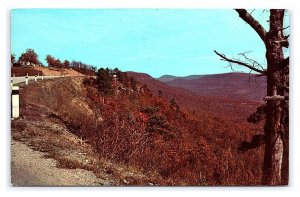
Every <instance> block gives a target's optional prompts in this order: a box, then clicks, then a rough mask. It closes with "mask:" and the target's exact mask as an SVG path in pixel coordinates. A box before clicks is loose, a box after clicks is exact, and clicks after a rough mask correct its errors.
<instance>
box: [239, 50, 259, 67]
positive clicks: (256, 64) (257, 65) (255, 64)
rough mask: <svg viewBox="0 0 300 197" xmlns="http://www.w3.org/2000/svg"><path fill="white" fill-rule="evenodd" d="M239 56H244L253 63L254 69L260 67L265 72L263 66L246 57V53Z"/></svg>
mask: <svg viewBox="0 0 300 197" xmlns="http://www.w3.org/2000/svg"><path fill="white" fill-rule="evenodd" d="M239 55H241V56H243V57H244V58H245V59H246V60H247V61H249V62H251V63H252V66H253V67H255V68H256V67H259V68H260V69H261V70H264V68H263V66H262V65H261V64H260V63H258V62H257V61H255V60H253V59H250V58H249V57H247V56H246V52H244V53H239Z"/></svg>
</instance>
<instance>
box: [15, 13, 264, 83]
mask: <svg viewBox="0 0 300 197" xmlns="http://www.w3.org/2000/svg"><path fill="white" fill-rule="evenodd" d="M253 14H254V15H255V17H256V19H257V20H258V21H260V22H262V23H263V24H264V25H265V26H266V28H267V22H266V21H267V19H268V16H267V15H268V13H265V12H262V11H261V10H256V11H255V12H254V13H253ZM27 48H32V49H34V50H35V51H36V52H37V54H38V56H39V59H40V61H42V62H43V63H44V64H45V65H47V64H46V62H45V57H46V55H47V54H50V55H52V56H54V57H56V58H59V59H60V60H65V59H68V60H69V61H72V60H77V61H82V62H84V63H87V64H92V65H95V66H97V67H98V68H99V67H111V68H115V67H118V68H120V69H121V70H123V71H136V72H145V73H148V74H150V75H152V76H154V77H159V76H161V75H164V74H171V75H177V76H186V75H192V74H214V73H226V72H231V70H230V68H225V67H226V66H227V65H228V64H227V63H226V62H223V61H220V60H219V58H218V57H217V56H216V55H215V54H214V52H213V50H218V51H219V52H222V53H224V54H226V55H227V56H228V57H236V55H237V54H238V53H240V52H245V51H252V52H251V53H249V56H250V57H252V58H254V59H256V60H258V61H259V62H261V63H262V64H265V59H264V54H265V48H264V45H263V43H262V41H261V40H260V38H259V37H258V35H257V34H256V33H255V32H254V30H252V29H251V27H249V26H248V25H247V24H246V23H245V22H244V21H242V20H241V19H240V18H239V17H238V14H237V13H236V12H235V11H233V10H201V9H88V10H87V9H16V10H12V13H11V51H12V53H14V54H15V55H16V56H17V57H19V56H20V54H21V53H22V52H24V51H25V50H26V49H27ZM236 68H237V70H238V71H245V72H247V71H248V70H247V69H241V68H240V67H238V66H237V67H236Z"/></svg>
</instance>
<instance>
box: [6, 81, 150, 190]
mask: <svg viewBox="0 0 300 197" xmlns="http://www.w3.org/2000/svg"><path fill="white" fill-rule="evenodd" d="M82 80H83V79H82V78H81V77H79V78H58V79H52V80H44V81H39V82H37V83H35V84H32V85H29V86H26V87H25V86H24V87H20V112H21V117H20V118H19V119H16V120H12V125H11V128H12V131H11V135H12V143H11V151H12V152H11V161H12V166H11V175H12V177H11V178H12V179H11V182H12V185H15V186H20V185H22V186H29V185H51V186H54V185H60V186H67V185H75V186H80V185H153V184H154V182H155V181H152V180H153V179H152V178H151V175H146V174H144V173H142V172H140V171H139V170H137V169H134V168H132V167H130V166H123V165H120V164H119V165H116V164H114V163H112V162H110V161H107V160H103V159H101V158H100V157H99V155H98V154H97V152H96V151H95V150H94V148H93V147H92V146H91V145H90V144H89V143H88V142H86V141H84V140H83V139H82V138H81V137H80V136H76V135H74V134H73V133H72V132H71V131H70V128H69V126H68V124H67V120H68V117H74V114H77V115H78V118H81V117H83V116H85V117H89V116H91V117H92V116H93V117H95V116H97V113H96V112H95V109H94V108H93V106H91V105H90V103H89V101H88V100H87V98H86V96H85V92H84V91H83V88H82ZM70 114H72V115H73V116H71V115H70ZM98 119H99V120H101V117H100V116H99V118H98Z"/></svg>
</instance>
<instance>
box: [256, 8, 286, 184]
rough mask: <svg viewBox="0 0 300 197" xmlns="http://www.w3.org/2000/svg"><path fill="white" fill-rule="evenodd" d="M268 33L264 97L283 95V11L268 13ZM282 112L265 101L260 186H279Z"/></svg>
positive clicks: (276, 103) (274, 102) (280, 104)
mask: <svg viewBox="0 0 300 197" xmlns="http://www.w3.org/2000/svg"><path fill="white" fill-rule="evenodd" d="M270 12H271V13H270V30H269V32H267V34H266V38H265V44H266V49H267V52H266V58H267V62H268V68H267V95H268V96H276V95H284V89H283V88H282V86H281V84H283V81H282V80H283V79H285V77H284V76H282V75H284V73H283V72H282V66H283V62H284V56H283V47H282V41H283V40H285V38H284V36H283V16H284V10H271V11H270ZM283 110H284V101H278V100H268V101H267V112H266V113H267V114H266V125H265V128H264V130H265V135H266V145H265V157H264V167H263V177H262V183H263V184H265V185H281V184H282V181H281V177H282V173H281V172H282V159H283V153H284V151H283V149H284V146H283V136H284V135H283V134H284V128H283V117H282V114H283Z"/></svg>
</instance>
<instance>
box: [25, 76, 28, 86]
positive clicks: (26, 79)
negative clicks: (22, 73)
mask: <svg viewBox="0 0 300 197" xmlns="http://www.w3.org/2000/svg"><path fill="white" fill-rule="evenodd" d="M25 85H28V76H26V77H25Z"/></svg>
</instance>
